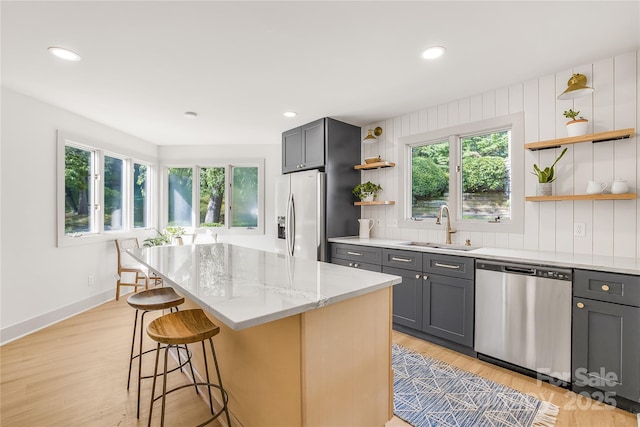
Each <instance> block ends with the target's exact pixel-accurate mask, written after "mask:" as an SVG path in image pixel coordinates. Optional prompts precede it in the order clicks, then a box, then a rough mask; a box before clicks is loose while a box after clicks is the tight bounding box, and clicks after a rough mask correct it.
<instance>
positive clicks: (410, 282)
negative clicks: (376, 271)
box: [382, 249, 423, 330]
mask: <svg viewBox="0 0 640 427" xmlns="http://www.w3.org/2000/svg"><path fill="white" fill-rule="evenodd" d="M382 266H383V267H382V272H383V273H387V274H394V275H396V276H401V277H402V283H399V284H397V285H395V286H394V287H393V323H394V324H396V325H402V326H407V327H409V328H412V329H417V330H420V329H422V316H423V312H422V254H421V253H420V252H411V251H402V250H394V249H383V250H382Z"/></svg>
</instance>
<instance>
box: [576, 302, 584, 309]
mask: <svg viewBox="0 0 640 427" xmlns="http://www.w3.org/2000/svg"><path fill="white" fill-rule="evenodd" d="M576 306H577V307H578V308H584V304H583V303H581V302H579V303H577V304H576Z"/></svg>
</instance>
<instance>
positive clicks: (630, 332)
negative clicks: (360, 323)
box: [572, 270, 640, 412]
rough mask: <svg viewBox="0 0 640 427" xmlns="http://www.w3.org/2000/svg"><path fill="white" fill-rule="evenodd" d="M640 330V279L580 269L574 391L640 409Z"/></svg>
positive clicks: (576, 289) (575, 304)
mask: <svg viewBox="0 0 640 427" xmlns="http://www.w3.org/2000/svg"><path fill="white" fill-rule="evenodd" d="M612 301H615V302H612ZM639 331H640V277H639V276H630V275H622V274H613V273H603V272H593V271H587V270H575V273H574V297H573V336H572V354H573V356H572V371H573V373H572V374H573V375H572V383H573V388H574V391H586V392H588V393H589V394H590V395H591V396H592V397H593V398H594V399H597V400H600V401H604V402H605V403H610V404H611V403H613V404H617V406H620V407H623V408H625V409H630V410H631V411H632V412H638V411H640V362H639V360H640V359H639V357H640V332H639Z"/></svg>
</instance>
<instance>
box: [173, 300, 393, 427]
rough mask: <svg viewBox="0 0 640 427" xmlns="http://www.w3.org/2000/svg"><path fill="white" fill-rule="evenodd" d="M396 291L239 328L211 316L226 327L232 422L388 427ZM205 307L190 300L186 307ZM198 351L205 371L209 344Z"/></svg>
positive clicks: (224, 362)
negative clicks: (234, 328) (233, 328)
mask: <svg viewBox="0 0 640 427" xmlns="http://www.w3.org/2000/svg"><path fill="white" fill-rule="evenodd" d="M391 292H392V288H385V289H382V290H378V291H375V292H372V293H368V294H365V295H362V296H358V297H354V298H352V299H349V300H346V301H342V302H339V303H336V304H331V305H327V306H324V307H322V308H318V309H315V310H311V311H308V312H305V313H302V314H298V315H294V316H290V317H287V318H284V319H280V320H275V321H272V322H269V323H265V324H262V325H259V326H254V327H250V328H247V329H242V330H239V331H234V330H232V329H230V328H229V327H227V326H226V325H225V324H224V323H223V322H221V321H219V320H218V319H216V318H215V317H214V316H213V315H211V314H209V313H207V315H208V316H209V317H210V318H211V319H212V320H213V321H214V322H215V323H216V324H217V325H219V326H220V334H218V335H217V336H215V337H214V344H215V347H216V353H217V356H218V363H219V364H220V370H221V374H222V381H223V385H224V387H225V389H226V390H227V392H228V393H229V409H230V411H231V415H232V423H233V424H234V425H238V426H244V427H254V426H255V427H258V426H259V427H265V426H278V427H283V426H287V427H288V426H349V427H354V426H367V427H371V426H384V424H385V423H386V422H387V421H388V420H389V419H391V417H392V416H393V371H392V368H391V315H392V293H391ZM198 307H199V306H198V304H197V303H195V302H193V301H191V300H187V301H186V302H185V305H184V309H187V308H198ZM205 312H206V310H205ZM191 350H192V351H193V352H194V361H195V364H194V368H195V369H196V370H197V372H199V373H204V363H203V360H202V349H201V348H200V346H195V345H194V346H192V348H191ZM209 366H210V367H211V366H213V365H211V364H210V365H209ZM196 375H198V374H196ZM219 399H220V396H219V395H218V400H219ZM221 422H223V421H222V420H221Z"/></svg>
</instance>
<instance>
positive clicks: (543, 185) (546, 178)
mask: <svg viewBox="0 0 640 427" xmlns="http://www.w3.org/2000/svg"><path fill="white" fill-rule="evenodd" d="M566 152H567V149H566V148H565V149H564V150H562V153H560V155H559V156H558V158H557V159H556V161H555V162H553V164H552V165H551V166H547V167H546V168H544V169H540V168H539V167H538V165H537V164H535V163H534V165H533V172H531V173H532V174H533V175H535V176H537V177H538V186H537V188H536V195H538V196H551V195H552V187H551V183H552V182H553V181H555V180H556V175H555V165H556V163H558V161H559V160H560V159H561V158H562V156H564V153H566Z"/></svg>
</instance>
